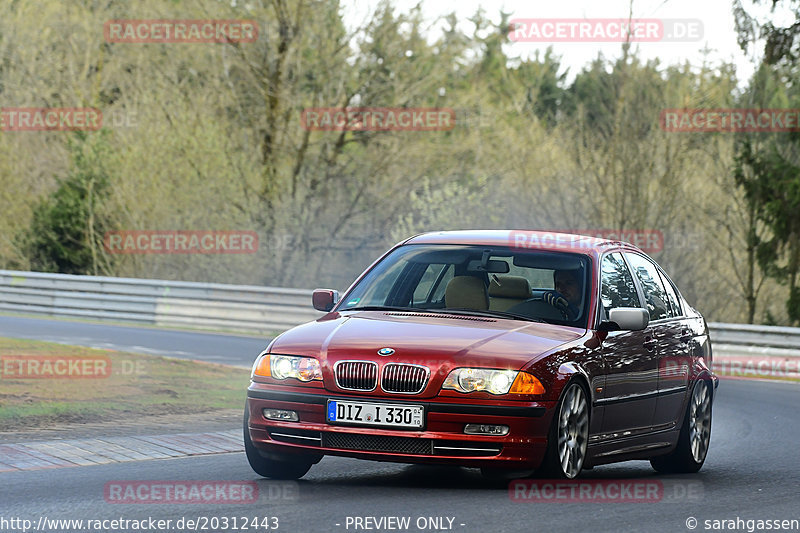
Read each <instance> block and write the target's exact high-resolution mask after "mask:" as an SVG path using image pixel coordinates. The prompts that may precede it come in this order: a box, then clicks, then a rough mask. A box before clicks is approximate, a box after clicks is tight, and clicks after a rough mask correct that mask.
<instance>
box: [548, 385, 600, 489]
mask: <svg viewBox="0 0 800 533" xmlns="http://www.w3.org/2000/svg"><path fill="white" fill-rule="evenodd" d="M588 443H589V403H588V402H587V400H586V392H585V391H584V390H583V387H581V386H580V385H579V384H578V383H575V382H573V383H570V384H569V385H567V389H566V390H565V391H564V394H563V396H562V398H561V402H560V403H559V405H558V408H557V409H556V414H555V417H554V418H553V424H552V426H551V429H550V435H549V437H548V439H547V452H545V458H544V461H543V463H542V468H541V470H542V472H543V473H545V474H547V475H551V476H553V477H557V478H567V479H572V478H575V477H578V474H580V472H581V469H582V468H583V461H584V460H585V459H586V447H587V445H588Z"/></svg>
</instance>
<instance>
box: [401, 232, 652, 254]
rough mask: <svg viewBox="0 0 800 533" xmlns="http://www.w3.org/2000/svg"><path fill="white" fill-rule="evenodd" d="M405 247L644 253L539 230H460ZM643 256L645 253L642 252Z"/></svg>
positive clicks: (584, 237) (423, 235)
mask: <svg viewBox="0 0 800 533" xmlns="http://www.w3.org/2000/svg"><path fill="white" fill-rule="evenodd" d="M403 244H464V245H478V246H509V247H511V248H522V249H526V250H545V251H556V252H572V253H582V254H586V255H591V256H600V255H601V254H602V253H603V252H605V251H607V250H609V249H618V248H622V249H626V250H630V251H637V252H642V250H640V249H639V248H637V247H636V246H633V245H632V244H628V243H626V242H622V241H615V240H609V239H604V238H602V237H596V236H591V235H579V234H575V233H562V232H558V231H540V230H510V229H505V230H458V231H434V232H428V233H421V234H419V235H415V236H414V237H411V238H410V239H408V240H406V241H405V242H404V243H403ZM642 253H644V252H642Z"/></svg>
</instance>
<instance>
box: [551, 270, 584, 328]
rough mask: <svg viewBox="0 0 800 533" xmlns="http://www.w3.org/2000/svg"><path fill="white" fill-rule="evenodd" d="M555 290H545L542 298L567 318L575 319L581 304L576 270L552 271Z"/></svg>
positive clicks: (578, 277)
mask: <svg viewBox="0 0 800 533" xmlns="http://www.w3.org/2000/svg"><path fill="white" fill-rule="evenodd" d="M553 282H554V284H553V286H554V287H555V290H552V291H546V292H545V293H544V294H543V295H542V298H543V299H544V301H545V302H547V303H549V304H550V305H552V306H553V307H555V308H556V309H558V310H559V311H561V314H562V315H564V318H565V319H567V320H577V318H578V316H579V315H580V314H581V312H580V304H581V280H580V275H579V273H578V271H577V270H556V271H554V272H553Z"/></svg>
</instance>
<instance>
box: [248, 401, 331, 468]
mask: <svg viewBox="0 0 800 533" xmlns="http://www.w3.org/2000/svg"><path fill="white" fill-rule="evenodd" d="M249 418H250V406H249V405H245V408H244V451H245V454H246V455H247V461H248V462H249V463H250V468H252V469H253V471H254V472H255V473H256V474H258V475H260V476H264V477H268V478H272V479H300V478H301V477H303V476H304V475H306V473H307V472H308V471H309V470H310V469H311V466H312V465H313V464H314V463H315V462H316V461H315V460H313V459H306V458H303V457H302V456H301V455H296V456H294V455H293V456H290V455H282V454H274V453H270V454H269V455H268V456H264V455H262V454H261V452H260V451H259V450H258V448H256V447H255V446H254V445H253V441H252V440H251V439H250V430H249V428H248V420H249Z"/></svg>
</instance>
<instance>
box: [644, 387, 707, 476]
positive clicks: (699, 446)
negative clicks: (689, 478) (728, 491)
mask: <svg viewBox="0 0 800 533" xmlns="http://www.w3.org/2000/svg"><path fill="white" fill-rule="evenodd" d="M711 403H712V398H711V385H710V382H709V381H708V380H705V379H701V380H698V381H697V383H695V385H694V389H693V390H692V397H691V398H690V400H689V405H688V406H687V407H686V414H685V415H684V420H683V425H682V426H681V434H680V436H679V437H678V444H677V446H676V447H675V450H674V451H673V452H672V453H670V454H668V455H662V456H660V457H654V458H652V459H651V460H650V464H651V465H653V468H655V469H656V471H658V472H661V473H664V474H671V473H693V472H697V471H698V470H700V468H702V467H703V463H704V462H705V460H706V455H707V454H708V446H709V443H710V441H711Z"/></svg>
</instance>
